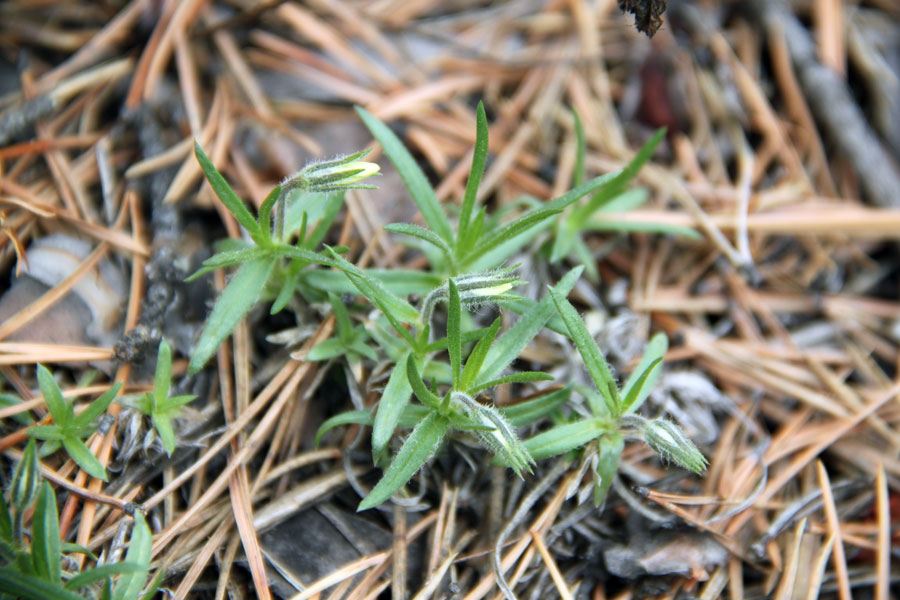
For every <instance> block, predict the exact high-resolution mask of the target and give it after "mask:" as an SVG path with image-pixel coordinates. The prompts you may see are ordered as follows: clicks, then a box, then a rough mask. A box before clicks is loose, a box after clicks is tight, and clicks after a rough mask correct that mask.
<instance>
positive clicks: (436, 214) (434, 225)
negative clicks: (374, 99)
mask: <svg viewBox="0 0 900 600" xmlns="http://www.w3.org/2000/svg"><path fill="white" fill-rule="evenodd" d="M356 112H357V113H358V114H359V117H360V119H362V121H363V123H365V125H366V127H368V128H369V131H370V132H371V133H372V136H373V137H374V138H375V139H376V140H378V143H380V144H381V147H382V148H384V153H385V154H386V155H387V157H388V158H389V159H390V161H391V162H392V163H394V166H395V167H397V172H398V173H400V177H402V178H403V183H404V184H406V189H407V190H409V193H410V195H411V196H412V199H413V201H414V202H415V203H416V206H418V207H419V212H421V213H422V217H423V218H424V219H425V223H427V224H428V227H430V228H431V230H432V231H434V232H435V233H437V234H438V235H439V236H440V237H441V238H442V239H443V240H444V241H445V242H447V243H448V244H449V243H452V242H453V230H452V229H451V227H450V221H448V220H447V215H445V214H444V210H443V208H441V203H440V202H439V201H438V199H437V196H436V195H435V193H434V190H433V189H432V188H431V184H429V183H428V179H427V178H426V177H425V173H423V172H422V169H421V168H419V164H418V163H417V162H416V160H415V159H414V158H413V157H412V154H410V153H409V150H407V149H406V147H404V146H403V142H401V141H400V139H399V138H398V137H397V136H396V135H394V132H393V131H391V130H390V128H389V127H388V126H387V125H385V124H384V123H382V122H381V121H380V120H379V119H378V118H377V117H375V116H374V115H372V114H371V113H369V112H368V111H367V110H366V109H364V108H360V107H359V106H357V107H356Z"/></svg>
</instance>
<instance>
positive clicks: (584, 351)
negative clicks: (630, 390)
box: [550, 288, 621, 417]
mask: <svg viewBox="0 0 900 600" xmlns="http://www.w3.org/2000/svg"><path fill="white" fill-rule="evenodd" d="M550 297H551V298H553V302H554V303H556V308H557V310H558V311H559V315H560V316H561V317H562V320H563V322H564V323H565V324H566V328H567V329H568V330H569V336H570V337H571V338H572V341H573V342H574V343H575V347H576V348H577V349H578V353H579V354H580V355H581V359H582V360H583V361H584V366H585V367H586V368H587V371H588V374H590V376H591V379H593V380H594V385H595V386H597V391H598V392H600V394H601V396H602V397H603V400H604V402H605V403H606V411H608V414H609V415H611V416H614V417H617V416H619V414H620V412H619V406H621V402H620V401H619V391H618V388H617V387H616V382H615V380H614V379H613V376H612V373H610V371H609V366H608V365H607V364H606V358H604V356H603V353H602V352H601V351H600V347H599V346H597V342H596V340H594V338H593V336H592V335H591V334H590V332H588V330H587V327H585V325H584V321H582V320H581V317H580V316H579V315H578V312H577V311H576V310H575V307H573V306H572V305H571V304H569V301H568V300H566V298H565V296H563V295H562V294H561V293H560V292H559V291H557V290H555V289H553V288H550ZM592 409H594V411H595V413H596V412H597V411H596V409H597V407H592ZM598 416H599V415H598Z"/></svg>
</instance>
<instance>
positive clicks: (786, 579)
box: [774, 518, 806, 600]
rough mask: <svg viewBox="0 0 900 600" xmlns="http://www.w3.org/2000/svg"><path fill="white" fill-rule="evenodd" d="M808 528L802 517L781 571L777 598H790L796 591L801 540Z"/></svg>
mask: <svg viewBox="0 0 900 600" xmlns="http://www.w3.org/2000/svg"><path fill="white" fill-rule="evenodd" d="M805 529H806V519H805V518H804V519H802V520H801V521H800V522H799V523H797V527H796V528H794V539H793V540H792V541H791V544H790V546H789V547H788V550H787V554H788V555H787V560H786V561H785V565H784V568H783V569H782V572H781V580H780V581H779V582H778V589H777V590H776V591H775V595H774V599H775V600H790V599H791V597H792V594H793V592H794V584H795V583H796V581H797V568H798V566H799V561H800V542H801V541H802V540H803V532H804V530H805Z"/></svg>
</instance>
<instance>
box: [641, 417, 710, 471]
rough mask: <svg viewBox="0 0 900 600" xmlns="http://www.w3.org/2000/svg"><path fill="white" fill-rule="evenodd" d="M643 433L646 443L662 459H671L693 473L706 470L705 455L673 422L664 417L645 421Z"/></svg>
mask: <svg viewBox="0 0 900 600" xmlns="http://www.w3.org/2000/svg"><path fill="white" fill-rule="evenodd" d="M643 434H644V441H645V442H647V445H648V446H650V447H651V448H653V450H654V451H655V452H656V453H657V454H659V455H660V456H661V457H662V458H663V460H670V461H673V462H675V463H676V464H678V465H680V466H682V467H684V468H685V469H687V470H689V471H693V472H694V473H702V472H703V471H705V470H706V465H707V464H708V463H707V461H706V457H705V456H703V453H702V452H700V450H698V449H697V446H695V445H694V442H692V441H691V440H689V439H688V438H687V436H686V435H684V432H683V431H681V428H679V427H678V426H677V425H676V424H675V423H673V422H671V421H667V420H665V419H654V420H652V421H647V422H646V423H645V424H644V429H643Z"/></svg>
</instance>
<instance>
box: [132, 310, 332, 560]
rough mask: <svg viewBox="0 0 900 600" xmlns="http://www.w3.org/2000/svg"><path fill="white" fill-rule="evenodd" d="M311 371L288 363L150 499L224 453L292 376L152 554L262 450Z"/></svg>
mask: <svg viewBox="0 0 900 600" xmlns="http://www.w3.org/2000/svg"><path fill="white" fill-rule="evenodd" d="M333 326H334V319H333V318H329V319H327V320H326V321H324V322H323V323H322V325H321V326H320V327H319V331H318V332H317V334H316V335H315V336H313V337H312V338H311V339H310V340H309V341H308V342H307V343H306V345H305V346H304V349H305V350H306V351H309V348H311V347H312V345H314V344H316V343H318V342H320V341H322V340H324V339H327V337H328V335H330V334H331V330H332V328H333ZM309 371H310V365H309V363H301V364H299V365H298V363H297V361H290V362H288V363H287V364H286V365H285V367H284V368H283V369H282V370H281V372H279V374H278V375H276V377H275V379H273V380H272V382H270V384H269V385H268V386H266V387H265V388H264V389H263V391H262V392H260V394H259V396H258V397H257V399H256V400H254V401H253V403H251V404H250V405H249V406H248V407H247V410H246V411H245V412H244V413H243V414H241V415H240V416H239V417H238V418H237V420H236V421H235V422H234V424H233V425H232V426H231V427H229V430H228V432H226V433H225V434H224V435H223V436H222V437H221V438H219V440H218V441H217V442H216V443H215V444H214V445H213V446H212V447H211V448H210V449H209V450H207V451H206V452H205V453H204V454H203V457H201V461H198V462H197V463H195V464H194V465H192V466H191V467H188V469H186V470H185V471H184V472H182V473H181V475H179V476H178V477H176V478H175V479H174V480H173V481H172V483H171V484H170V485H167V486H166V487H165V488H163V489H162V490H160V491H159V492H157V493H156V494H155V495H154V496H153V497H152V498H150V500H148V501H147V502H146V503H145V505H144V506H145V507H147V508H148V509H149V508H150V507H152V506H155V505H156V504H158V503H159V502H160V501H161V500H162V498H164V497H165V495H166V494H168V493H171V490H172V489H174V488H176V487H178V486H180V485H181V484H182V483H184V482H185V481H186V480H187V479H188V477H190V475H191V474H193V472H194V470H196V469H197V468H199V466H201V465H205V464H206V462H207V461H208V460H209V459H210V458H212V457H213V456H214V455H215V454H216V453H218V452H219V451H221V450H222V448H223V447H224V446H225V445H226V444H227V443H228V442H230V441H231V440H232V439H233V438H234V436H236V435H237V434H238V433H239V432H240V431H242V430H243V428H244V427H245V426H246V425H247V424H248V423H249V422H250V420H251V419H252V418H253V417H254V416H255V415H256V414H257V413H258V412H259V411H260V410H261V409H262V408H263V407H264V406H265V404H266V402H268V400H269V399H270V398H271V396H272V394H273V393H274V391H275V390H277V389H278V387H279V386H280V384H281V383H282V382H283V381H284V379H285V378H286V377H287V376H290V377H291V379H290V382H289V384H288V385H286V386H285V387H284V389H282V391H281V393H280V394H279V396H278V398H276V400H275V402H274V403H272V405H271V406H270V407H269V410H268V411H267V412H266V414H265V416H264V417H263V418H262V419H261V420H260V422H259V424H258V425H257V426H256V429H254V431H253V433H252V434H251V435H250V437H249V438H248V439H247V443H246V444H245V445H244V447H243V448H241V449H240V451H238V452H237V453H236V454H235V455H234V457H233V459H232V461H231V462H230V463H229V465H228V466H227V467H226V468H225V469H224V470H223V471H222V473H220V474H219V476H218V477H217V478H216V480H215V481H214V482H213V483H212V484H211V485H210V486H209V488H208V489H207V490H206V492H204V494H203V495H202V496H201V497H200V498H199V499H198V500H197V502H196V503H195V504H194V505H193V506H191V507H190V508H189V509H188V510H186V511H185V512H184V513H183V514H182V515H181V517H179V518H178V519H177V520H176V521H175V522H174V523H172V524H171V525H169V526H168V527H167V528H166V529H165V530H164V531H163V532H161V533H160V534H159V537H158V538H157V540H156V542H155V543H154V549H153V554H154V555H156V554H158V553H159V551H160V550H162V549H163V548H164V547H165V546H166V545H168V544H169V542H171V541H172V540H173V539H174V538H175V536H177V535H178V534H179V533H180V528H181V527H183V526H184V525H185V524H186V523H189V522H191V520H192V519H193V518H194V517H195V516H196V514H197V512H199V510H200V509H201V508H203V507H205V506H206V505H207V504H209V503H210V502H212V500H213V499H215V498H216V497H217V496H218V495H219V493H221V492H222V490H223V489H224V488H225V486H226V485H227V482H228V477H230V476H231V473H233V472H234V471H235V470H236V469H237V468H238V467H239V466H240V465H242V464H244V463H245V462H246V461H248V460H250V459H251V458H252V457H253V456H255V455H256V453H257V452H258V451H259V450H260V449H261V448H262V446H263V444H262V440H263V439H264V438H265V437H266V436H267V435H268V434H269V431H270V430H271V429H272V427H273V426H274V425H275V422H276V421H277V419H278V418H279V416H280V414H281V412H282V409H283V408H284V407H285V406H286V405H287V403H288V401H290V400H291V399H292V397H293V390H294V389H295V388H296V386H297V385H298V384H299V383H300V380H301V379H302V378H303V377H305V376H306V375H307V374H308V373H309Z"/></svg>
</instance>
